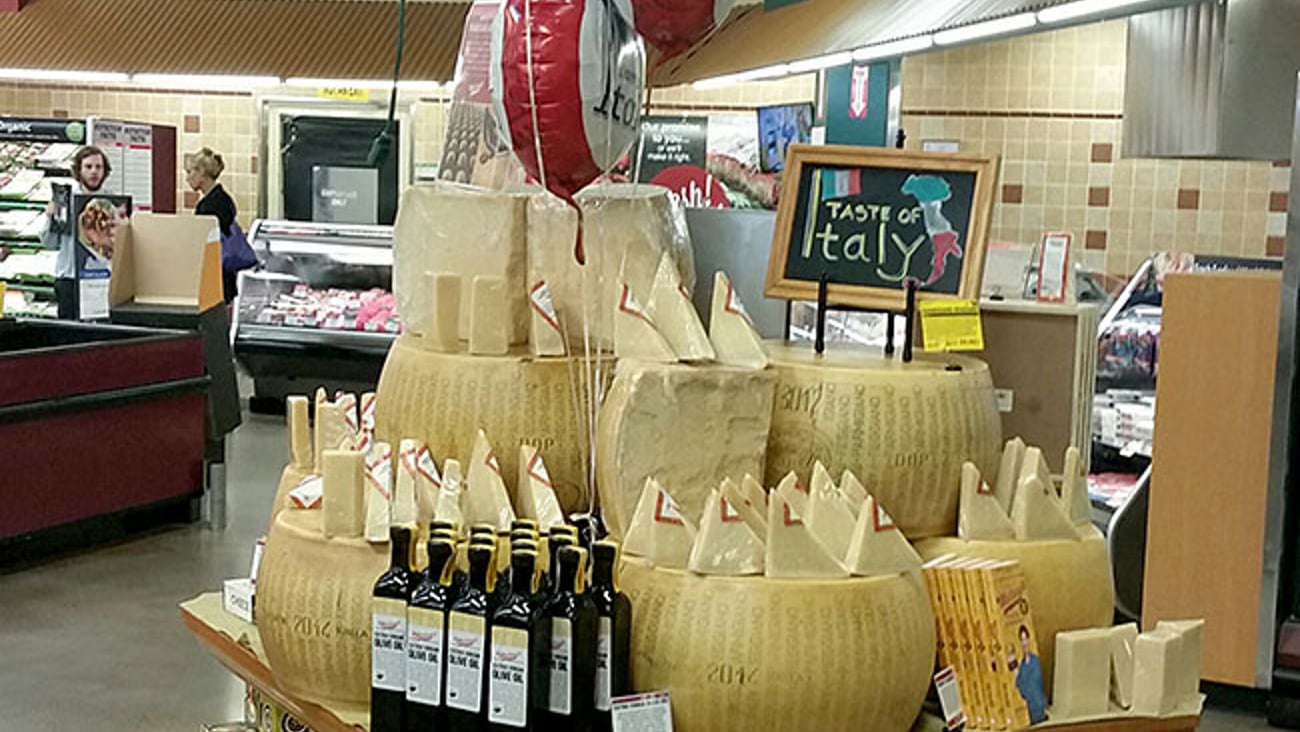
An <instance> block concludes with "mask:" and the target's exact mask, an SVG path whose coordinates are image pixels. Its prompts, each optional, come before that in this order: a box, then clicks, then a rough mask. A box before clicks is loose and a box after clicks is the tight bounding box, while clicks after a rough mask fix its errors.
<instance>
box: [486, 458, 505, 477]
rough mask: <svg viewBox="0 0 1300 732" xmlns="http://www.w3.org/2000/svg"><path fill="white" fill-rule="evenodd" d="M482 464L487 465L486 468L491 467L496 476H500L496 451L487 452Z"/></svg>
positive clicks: (499, 465)
mask: <svg viewBox="0 0 1300 732" xmlns="http://www.w3.org/2000/svg"><path fill="white" fill-rule="evenodd" d="M483 464H484V465H486V466H488V468H489V469H491V471H492V472H494V473H496V474H497V476H498V477H500V475H501V463H498V462H497V456H496V453H493V452H489V453H488V455H487V458H485V459H484V460H483Z"/></svg>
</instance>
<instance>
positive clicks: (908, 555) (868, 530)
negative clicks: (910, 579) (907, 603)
mask: <svg viewBox="0 0 1300 732" xmlns="http://www.w3.org/2000/svg"><path fill="white" fill-rule="evenodd" d="M846 564H847V565H848V568H849V571H850V572H852V573H853V574H855V575H857V576H860V577H873V576H876V575H888V574H898V573H901V572H910V571H912V570H914V569H920V568H921V557H920V555H918V554H917V553H916V550H915V549H913V548H912V545H911V544H909V543H907V537H905V536H903V532H902V531H900V530H899V529H898V525H897V524H895V523H894V520H893V519H892V518H890V517H889V514H888V513H887V512H886V511H885V508H884V506H881V505H880V503H879V502H878V501H877V500H876V497H875V496H872V495H868V496H867V500H866V501H864V502H863V503H862V510H861V511H859V512H858V523H857V525H856V526H855V527H854V533H853V541H852V542H851V543H850V544H849V553H848V560H847V562H846Z"/></svg>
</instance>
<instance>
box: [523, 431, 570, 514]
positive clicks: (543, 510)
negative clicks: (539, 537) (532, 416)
mask: <svg viewBox="0 0 1300 732" xmlns="http://www.w3.org/2000/svg"><path fill="white" fill-rule="evenodd" d="M515 494H516V497H517V501H516V505H517V508H518V509H519V518H526V519H532V520H534V521H536V522H537V528H538V530H539V531H541V532H542V533H543V534H545V533H547V532H549V531H550V530H551V527H552V526H556V525H558V524H562V523H564V511H563V510H562V509H561V508H560V501H559V500H558V499H557V498H556V497H555V489H554V487H553V486H552V484H551V474H550V473H549V472H548V471H547V470H546V463H544V462H543V461H542V454H541V453H540V452H538V451H537V448H535V447H533V446H532V445H521V446H520V447H519V483H518V484H517V485H516V487H515Z"/></svg>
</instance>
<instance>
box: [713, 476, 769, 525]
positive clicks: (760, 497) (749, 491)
mask: <svg viewBox="0 0 1300 732" xmlns="http://www.w3.org/2000/svg"><path fill="white" fill-rule="evenodd" d="M719 490H721V491H722V497H723V498H725V499H727V502H728V503H730V504H731V506H732V508H734V509H736V510H737V511H739V512H740V515H741V516H743V517H744V518H745V521H746V522H747V523H748V524H749V528H751V529H753V530H754V533H756V534H758V535H759V536H760V537H762V536H767V491H765V490H763V486H761V485H759V483H758V481H757V480H755V479H754V476H752V475H746V476H745V477H744V479H743V480H742V481H741V484H740V486H739V487H737V486H736V483H735V481H733V480H732V479H731V478H724V479H723V480H722V486H721V488H720V489H719Z"/></svg>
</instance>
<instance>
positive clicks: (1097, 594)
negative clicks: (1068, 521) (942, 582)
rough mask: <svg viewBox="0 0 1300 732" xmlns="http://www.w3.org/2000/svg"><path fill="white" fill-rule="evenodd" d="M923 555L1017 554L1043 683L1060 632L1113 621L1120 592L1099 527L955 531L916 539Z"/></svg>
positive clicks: (1047, 681) (1049, 674)
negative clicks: (1075, 534)
mask: <svg viewBox="0 0 1300 732" xmlns="http://www.w3.org/2000/svg"><path fill="white" fill-rule="evenodd" d="M915 546H916V550H917V552H918V553H919V554H920V555H921V558H922V559H924V560H926V561H929V560H931V559H934V558H936V557H940V556H943V555H944V554H954V555H957V556H961V557H978V558H981V559H1013V560H1015V561H1017V562H1019V563H1020V566H1021V568H1022V569H1023V570H1024V572H1025V586H1026V589H1027V591H1028V593H1029V602H1030V604H1031V609H1032V611H1033V613H1034V629H1035V632H1036V635H1037V637H1038V649H1039V651H1040V652H1041V653H1040V656H1041V658H1042V661H1043V676H1044V679H1043V681H1044V683H1045V684H1046V687H1045V688H1047V689H1051V688H1052V671H1053V668H1054V667H1053V662H1054V658H1055V653H1054V652H1055V649H1056V643H1055V638H1056V634H1057V633H1059V632H1061V631H1064V630H1082V629H1084V628H1097V627H1101V626H1107V625H1110V624H1111V621H1112V619H1113V617H1114V602H1115V593H1114V590H1113V589H1112V585H1111V569H1110V555H1109V554H1108V553H1107V551H1106V540H1105V539H1104V538H1103V537H1102V536H1101V533H1100V532H1098V531H1096V530H1095V529H1094V530H1093V531H1092V532H1090V534H1089V536H1088V537H1087V538H1084V539H1072V540H1071V539H1067V540H1061V541H1027V542H1017V541H964V540H962V539H958V538H955V537H945V538H936V539H925V540H923V541H919V542H917V543H916V545H915Z"/></svg>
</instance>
